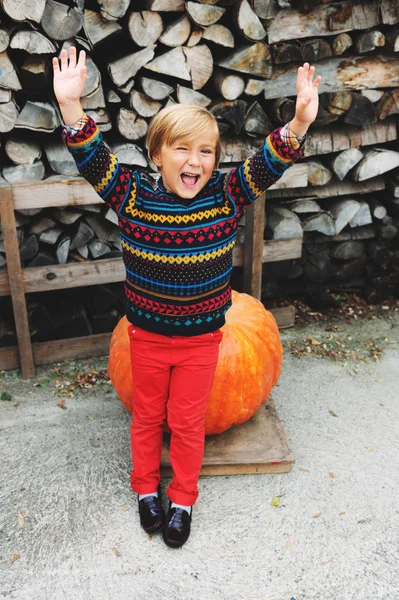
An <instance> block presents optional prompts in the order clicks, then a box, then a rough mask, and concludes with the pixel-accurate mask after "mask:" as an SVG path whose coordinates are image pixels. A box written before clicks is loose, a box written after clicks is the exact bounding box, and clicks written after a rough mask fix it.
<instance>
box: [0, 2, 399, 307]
mask: <svg viewBox="0 0 399 600" xmlns="http://www.w3.org/2000/svg"><path fill="white" fill-rule="evenodd" d="M71 45H75V46H76V47H77V48H78V50H79V49H84V50H85V51H86V53H87V67H88V80H87V83H86V86H85V89H84V92H83V97H82V99H81V100H82V105H83V107H84V109H85V110H86V112H87V113H88V114H90V115H91V116H92V117H93V118H94V119H95V121H96V122H97V124H98V126H99V128H100V130H101V131H102V132H103V135H104V139H105V141H106V143H107V145H108V146H109V147H110V148H111V150H112V151H113V152H115V154H116V155H117V156H118V158H119V160H120V161H121V162H123V163H128V164H131V165H138V166H148V167H149V168H150V169H153V168H155V167H154V165H153V164H151V162H149V161H148V158H147V155H146V151H145V135H146V132H147V128H148V123H149V121H150V119H151V118H152V117H153V116H154V115H155V114H156V113H157V112H158V111H159V110H160V109H161V108H162V107H164V106H168V105H170V104H173V103H176V102H180V103H195V104H198V105H200V106H204V107H207V108H208V109H209V110H211V111H212V113H213V114H214V115H215V117H216V119H217V120H218V123H219V127H220V131H221V133H222V142H223V158H222V164H221V167H222V168H230V167H232V166H234V165H235V164H237V163H239V162H240V161H242V160H243V159H245V158H246V157H247V156H248V155H250V154H251V153H252V152H254V151H256V150H257V149H258V148H259V147H260V145H261V143H262V141H263V139H264V137H265V136H267V135H268V134H269V133H270V132H271V131H272V130H273V129H274V128H275V127H277V126H280V125H282V124H284V123H286V122H287V121H289V120H290V119H292V117H293V115H294V112H295V95H296V90H295V80H296V71H297V68H298V66H299V65H301V64H303V62H304V61H308V62H310V63H311V64H314V65H315V66H316V71H317V74H320V75H321V76H322V83H321V86H320V109H319V113H318V116H317V119H316V121H315V123H314V124H313V126H312V128H311V132H310V134H309V137H308V141H307V143H306V150H305V157H304V159H303V160H302V161H300V164H298V165H296V167H295V168H297V170H296V171H295V172H294V170H292V174H291V176H290V177H289V178H287V179H286V184H284V185H283V186H282V185H280V186H278V187H274V188H272V189H271V190H270V191H269V192H268V193H267V198H268V201H267V216H266V229H265V239H271V238H274V239H283V238H290V237H298V236H301V237H303V242H304V244H303V249H304V250H303V257H302V259H300V260H296V261H286V262H284V263H275V264H274V265H271V264H267V265H265V267H264V268H265V277H264V297H265V298H268V297H272V296H274V295H277V294H281V293H284V292H286V293H293V294H297V293H302V292H303V291H304V290H308V289H309V286H310V287H312V286H313V288H314V289H319V288H323V287H328V286H330V287H331V286H335V287H337V288H347V289H351V288H353V289H355V290H359V289H361V290H363V291H365V292H366V293H367V294H368V295H369V297H370V299H376V298H378V297H384V296H385V295H386V294H387V293H390V292H392V291H395V289H396V290H397V287H398V283H397V279H398V270H399V255H398V251H399V250H398V248H399V234H398V230H399V208H398V207H399V192H398V177H399V175H398V173H399V168H398V167H399V152H398V151H397V146H396V144H397V114H398V112H399V58H398V54H397V53H398V51H399V6H398V2H397V1H396V2H395V1H392V0H378V1H377V0H351V1H349V0H343V1H336V0H250V1H248V0H202V1H200V2H197V1H192V0H188V1H186V2H184V0H136V2H134V3H133V2H129V0H90V1H87V2H84V1H83V0H64V1H62V2H60V1H55V0H37V1H35V2H32V1H31V0H27V1H26V2H25V3H21V2H20V1H19V0H0V143H1V150H0V152H1V157H0V158H1V161H0V163H1V176H2V178H3V179H4V180H5V181H6V182H9V183H17V182H21V181H22V182H26V181H33V180H36V181H37V180H41V179H44V178H48V177H54V176H57V175H58V176H60V175H61V176H62V177H63V178H65V177H74V176H76V175H78V173H77V170H76V167H75V164H74V162H73V160H72V158H71V156H70V154H69V152H68V151H67V149H66V147H65V146H64V144H63V143H62V141H61V136H60V125H61V117H60V113H59V110H58V107H57V103H56V101H55V99H54V95H53V91H52V68H51V59H52V57H53V56H54V55H56V56H59V54H60V52H61V50H62V49H63V48H67V49H68V48H70V47H71ZM98 211H100V212H98ZM17 219H18V225H19V229H18V230H19V235H20V248H21V259H22V261H23V266H40V265H45V264H52V263H61V264H62V263H66V262H69V261H80V260H87V259H89V260H90V259H96V258H103V257H112V256H119V255H120V245H119V241H118V239H119V238H118V235H117V227H116V224H115V222H114V221H113V216H112V215H111V214H110V213H109V211H107V210H106V208H101V209H100V207H97V206H96V205H93V206H92V207H76V208H74V209H73V210H72V209H64V210H60V209H54V210H49V209H45V210H41V211H38V210H36V209H32V210H30V211H20V212H19V213H18V214H17ZM241 225H243V223H241ZM240 239H242V236H241V237H240ZM3 250H4V248H3V245H2V238H1V231H0V269H1V268H5V263H6V259H5V254H4V251H3Z"/></svg>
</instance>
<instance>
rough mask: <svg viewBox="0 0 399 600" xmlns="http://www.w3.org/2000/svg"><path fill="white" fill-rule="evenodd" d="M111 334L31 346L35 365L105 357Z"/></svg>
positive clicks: (99, 334)
mask: <svg viewBox="0 0 399 600" xmlns="http://www.w3.org/2000/svg"><path fill="white" fill-rule="evenodd" d="M111 336H112V333H98V334H95V335H87V336H84V337H83V336H82V337H76V338H67V339H64V340H52V341H50V342H40V343H37V344H32V348H33V356H34V359H35V364H36V365H51V364H52V363H55V362H61V361H64V360H75V359H79V358H92V357H94V356H106V355H107V354H108V353H109V344H110V341H111Z"/></svg>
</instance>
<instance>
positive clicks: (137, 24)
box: [128, 10, 163, 46]
mask: <svg viewBox="0 0 399 600" xmlns="http://www.w3.org/2000/svg"><path fill="white" fill-rule="evenodd" d="M128 30H129V33H130V37H131V38H132V40H133V41H134V43H135V44H137V46H152V45H153V44H155V42H156V41H157V40H158V39H159V37H160V35H161V33H162V31H163V22H162V17H161V15H159V14H158V13H157V12H153V11H150V10H143V12H132V13H131V15H130V17H129V22H128Z"/></svg>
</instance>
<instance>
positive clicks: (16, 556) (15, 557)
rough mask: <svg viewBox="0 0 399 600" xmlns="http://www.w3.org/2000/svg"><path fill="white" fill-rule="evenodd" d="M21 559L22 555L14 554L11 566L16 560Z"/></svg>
mask: <svg viewBox="0 0 399 600" xmlns="http://www.w3.org/2000/svg"><path fill="white" fill-rule="evenodd" d="M19 558H21V555H20V554H18V553H17V554H14V556H13V557H12V559H11V564H13V563H15V561H16V560H18V559H19Z"/></svg>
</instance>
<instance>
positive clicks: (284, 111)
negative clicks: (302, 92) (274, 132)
mask: <svg viewBox="0 0 399 600" xmlns="http://www.w3.org/2000/svg"><path fill="white" fill-rule="evenodd" d="M268 114H269V115H270V117H271V119H272V120H273V122H274V123H276V125H285V123H288V121H291V120H292V119H293V117H294V115H295V102H294V100H291V99H290V98H284V97H282V98H277V99H276V100H274V101H273V102H271V103H270V104H269V106H268Z"/></svg>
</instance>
